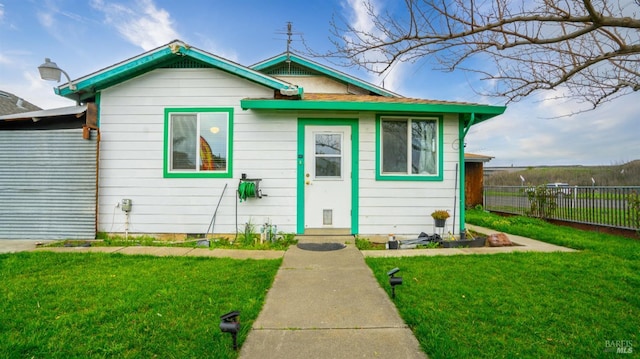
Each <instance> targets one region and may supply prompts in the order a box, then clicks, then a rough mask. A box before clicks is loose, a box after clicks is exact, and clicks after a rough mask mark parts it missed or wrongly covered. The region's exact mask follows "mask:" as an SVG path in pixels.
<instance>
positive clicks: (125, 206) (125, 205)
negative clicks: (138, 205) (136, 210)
mask: <svg viewBox="0 0 640 359" xmlns="http://www.w3.org/2000/svg"><path fill="white" fill-rule="evenodd" d="M131 204H132V203H131V200H130V199H127V198H125V199H123V200H122V204H121V205H120V208H122V211H124V212H127V213H128V212H131Z"/></svg>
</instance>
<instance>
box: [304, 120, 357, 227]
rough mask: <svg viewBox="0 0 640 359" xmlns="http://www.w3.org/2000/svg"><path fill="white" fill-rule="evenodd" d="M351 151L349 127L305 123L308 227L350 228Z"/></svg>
mask: <svg viewBox="0 0 640 359" xmlns="http://www.w3.org/2000/svg"><path fill="white" fill-rule="evenodd" d="M351 151H352V144H351V127H350V126H305V157H306V158H305V162H304V163H305V165H304V188H305V191H304V196H305V197H304V203H305V205H304V213H305V215H304V226H305V229H309V228H314V229H315V228H345V229H351V203H352V198H351V195H352V193H351V191H352V189H351V155H352V154H351Z"/></svg>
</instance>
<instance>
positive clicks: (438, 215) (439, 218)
mask: <svg viewBox="0 0 640 359" xmlns="http://www.w3.org/2000/svg"><path fill="white" fill-rule="evenodd" d="M431 217H433V220H434V221H435V222H436V227H444V224H445V222H446V221H447V218H449V212H447V211H445V210H443V209H438V210H436V211H434V212H433V213H431Z"/></svg>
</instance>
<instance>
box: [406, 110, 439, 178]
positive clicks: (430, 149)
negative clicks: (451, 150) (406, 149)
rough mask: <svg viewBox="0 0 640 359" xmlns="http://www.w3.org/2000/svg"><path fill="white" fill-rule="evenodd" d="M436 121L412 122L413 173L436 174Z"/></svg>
mask: <svg viewBox="0 0 640 359" xmlns="http://www.w3.org/2000/svg"><path fill="white" fill-rule="evenodd" d="M436 150H437V146H436V121H433V120H428V121H427V120H421V121H415V120H414V121H412V122H411V173H413V174H436Z"/></svg>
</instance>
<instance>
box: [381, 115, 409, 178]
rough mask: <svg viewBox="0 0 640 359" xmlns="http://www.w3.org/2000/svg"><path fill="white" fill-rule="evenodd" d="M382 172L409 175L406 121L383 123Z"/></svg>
mask: <svg viewBox="0 0 640 359" xmlns="http://www.w3.org/2000/svg"><path fill="white" fill-rule="evenodd" d="M382 172H383V173H393V172H395V173H407V122H406V121H382Z"/></svg>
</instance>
